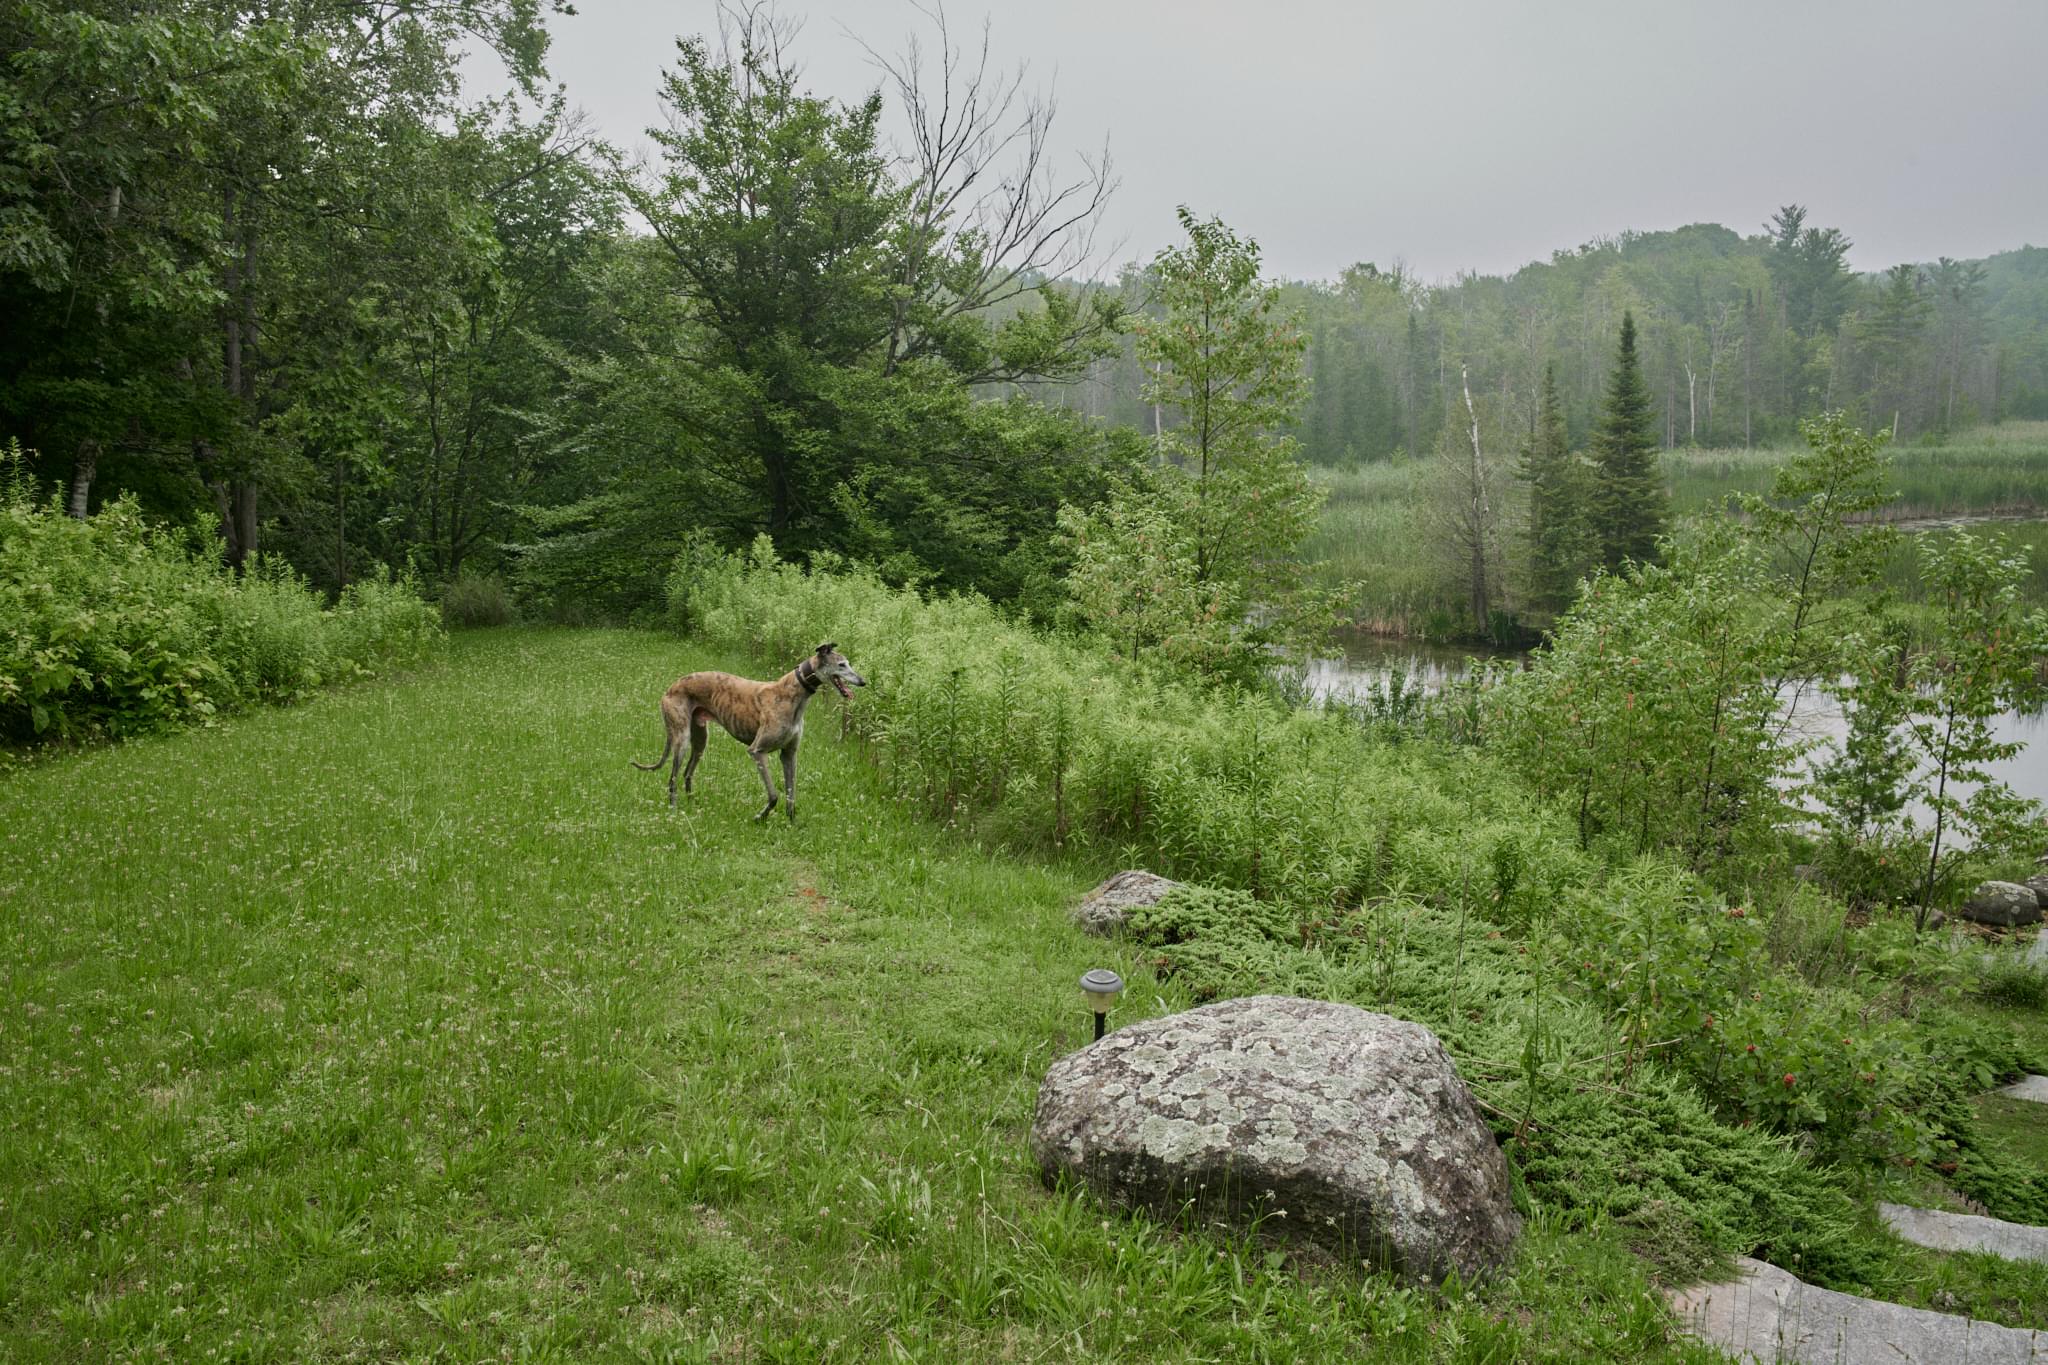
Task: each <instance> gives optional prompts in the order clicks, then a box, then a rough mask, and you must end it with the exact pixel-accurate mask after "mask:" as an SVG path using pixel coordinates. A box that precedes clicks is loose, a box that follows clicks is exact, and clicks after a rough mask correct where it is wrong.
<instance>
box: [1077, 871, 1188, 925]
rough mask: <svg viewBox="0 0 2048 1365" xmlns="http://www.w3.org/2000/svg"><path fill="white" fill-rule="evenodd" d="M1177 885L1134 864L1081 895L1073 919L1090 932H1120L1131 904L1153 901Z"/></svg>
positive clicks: (1128, 917)
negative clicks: (1127, 869) (1126, 870)
mask: <svg viewBox="0 0 2048 1365" xmlns="http://www.w3.org/2000/svg"><path fill="white" fill-rule="evenodd" d="M1179 885H1180V883H1179V882H1175V881H1168V880H1167V879H1166V878H1164V877H1161V876H1156V875H1154V874H1153V873H1150V872H1144V871H1140V870H1138V869H1136V868H1133V869H1132V870H1130V871H1128V872H1119V873H1117V874H1116V875H1115V876H1114V877H1111V878H1109V880H1107V881H1105V882H1103V883H1102V885H1100V886H1098V887H1096V888H1095V889H1094V890H1093V891H1090V892H1089V893H1088V894H1087V895H1085V896H1083V897H1081V903H1080V904H1079V905H1077V906H1075V907H1074V923H1076V924H1078V925H1080V926H1081V927H1082V928H1083V929H1086V930H1087V931H1088V932H1089V933H1091V934H1102V935H1105V936H1107V935H1110V934H1120V933H1122V932H1123V929H1124V925H1125V923H1126V922H1127V921H1128V920H1129V919H1130V917H1131V909H1132V907H1133V906H1139V905H1157V904H1158V903H1159V898H1160V897H1162V896H1164V895H1165V894H1166V893H1167V892H1169V891H1171V890H1173V889H1174V888H1175V887H1177V886H1179Z"/></svg>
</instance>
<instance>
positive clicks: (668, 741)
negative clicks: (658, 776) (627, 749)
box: [626, 726, 676, 773]
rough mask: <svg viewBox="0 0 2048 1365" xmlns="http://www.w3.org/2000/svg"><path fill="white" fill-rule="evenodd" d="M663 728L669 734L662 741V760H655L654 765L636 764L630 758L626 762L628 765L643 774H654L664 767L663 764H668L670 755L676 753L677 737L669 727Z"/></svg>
mask: <svg viewBox="0 0 2048 1365" xmlns="http://www.w3.org/2000/svg"><path fill="white" fill-rule="evenodd" d="M662 728H663V729H664V730H666V731H667V733H666V735H665V736H664V737H663V739H662V741H661V757H660V758H657V759H655V760H654V762H652V763H635V762H634V761H633V760H632V759H630V758H629V759H627V760H626V762H628V763H632V764H633V766H634V767H636V768H638V769H639V770H640V771H641V772H643V773H651V772H654V771H656V770H657V769H659V768H660V767H661V765H662V764H664V763H666V762H668V756H669V755H670V754H671V753H673V752H675V747H676V735H675V731H673V730H668V727H667V726H663V727H662Z"/></svg>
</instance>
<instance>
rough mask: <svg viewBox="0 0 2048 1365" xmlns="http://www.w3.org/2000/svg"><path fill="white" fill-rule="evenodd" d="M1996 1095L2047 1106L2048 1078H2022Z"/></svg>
mask: <svg viewBox="0 0 2048 1365" xmlns="http://www.w3.org/2000/svg"><path fill="white" fill-rule="evenodd" d="M1998 1093H1999V1094H2001V1095H2007V1096H2010V1097H2011V1098H2013V1099H2016V1100H2033V1101H2034V1102H2035V1103H2037V1104H2048V1076H2022V1077H2020V1078H2019V1079H2018V1080H2016V1081H2014V1082H2013V1083H2012V1084H2011V1085H2008V1086H2006V1087H2005V1088H2004V1089H2003V1090H2001V1091H1999V1092H1998Z"/></svg>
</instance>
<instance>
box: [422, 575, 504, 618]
mask: <svg viewBox="0 0 2048 1365" xmlns="http://www.w3.org/2000/svg"><path fill="white" fill-rule="evenodd" d="M518 614H519V613H518V611H517V610H516V609H514V607H513V605H512V592H511V590H510V589H509V588H507V587H506V586H505V580H504V579H502V578H500V577H498V576H497V575H496V574H468V573H465V574H462V575H460V576H458V577H457V578H456V579H455V580H454V581H453V582H452V583H450V584H449V585H448V586H447V587H445V588H443V589H442V590H441V624H442V625H444V626H447V627H448V628H449V629H450V630H468V629H472V628H474V627H477V626H507V625H510V624H512V622H513V621H514V620H515V619H516V618H517V617H518Z"/></svg>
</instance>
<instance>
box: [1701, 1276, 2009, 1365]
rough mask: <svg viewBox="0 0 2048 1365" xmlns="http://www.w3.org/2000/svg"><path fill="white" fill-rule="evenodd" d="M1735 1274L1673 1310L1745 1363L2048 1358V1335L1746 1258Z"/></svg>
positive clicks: (1951, 1363)
mask: <svg viewBox="0 0 2048 1365" xmlns="http://www.w3.org/2000/svg"><path fill="white" fill-rule="evenodd" d="M1735 1265H1736V1268H1737V1271H1738V1272H1739V1273H1738V1278H1737V1279H1736V1280H1735V1281H1734V1282H1733V1283H1730V1284H1710V1285H1697V1286H1695V1287H1693V1288H1691V1289H1686V1290H1680V1291H1676V1292H1674V1293H1673V1294H1672V1295H1671V1307H1672V1309H1673V1310H1674V1311H1675V1312H1676V1313H1677V1314H1678V1319H1679V1322H1680V1324H1681V1325H1682V1326H1684V1328H1685V1329H1686V1330H1687V1331H1688V1332H1690V1333H1692V1334H1693V1335H1694V1336H1696V1337H1699V1338H1700V1339H1702V1340H1704V1341H1708V1342H1712V1343H1713V1344H1714V1345H1716V1346H1719V1347H1720V1348H1721V1349H1722V1350H1724V1351H1726V1352H1728V1354H1730V1355H1732V1356H1734V1357H1735V1358H1736V1359H1738V1360H1744V1361H1756V1362H1759V1365H1775V1362H1778V1361H1798V1362H1802V1363H1803V1365H1862V1362H1865V1361H1872V1362H1876V1361H1888V1362H1891V1363H1892V1365H2008V1362H2009V1365H2030V1363H2031V1362H2036V1361H2039V1360H2041V1359H2042V1358H2043V1354H2044V1353H2048V1332H2029V1331H2026V1330H2024V1329H2022V1328H2018V1327H2001V1326H1999V1325H1998V1324H1996V1323H1991V1322H1978V1321H1976V1320H1975V1319H1973V1318H1965V1317H1958V1316H1957V1315H1955V1314H1953V1313H1935V1312H1931V1311H1929V1310H1927V1309H1925V1308H1907V1307H1904V1306H1902V1305H1900V1304H1896V1303H1886V1302H1884V1301H1883V1300H1881V1299H1862V1298H1858V1297H1856V1296H1855V1295H1854V1294H1841V1293H1837V1292H1836V1291H1834V1290H1832V1289H1819V1288H1816V1287H1814V1286H1813V1285H1810V1284H1807V1283H1806V1282H1805V1281H1803V1280H1801V1279H1799V1278H1798V1277H1797V1276H1795V1275H1793V1274H1792V1273H1791V1272H1790V1271H1786V1270H1780V1269H1778V1267H1776V1266H1774V1265H1766V1264H1765V1263H1764V1262H1762V1261H1753V1260H1750V1259H1749V1258H1748V1257H1746V1256H1745V1257H1742V1258H1741V1259H1739V1260H1738V1261H1736V1263H1735Z"/></svg>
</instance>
